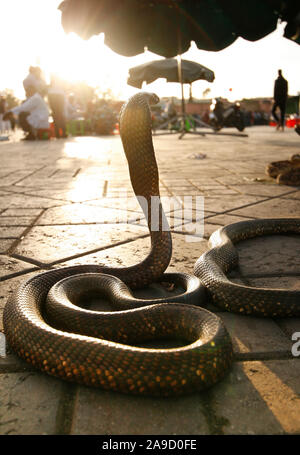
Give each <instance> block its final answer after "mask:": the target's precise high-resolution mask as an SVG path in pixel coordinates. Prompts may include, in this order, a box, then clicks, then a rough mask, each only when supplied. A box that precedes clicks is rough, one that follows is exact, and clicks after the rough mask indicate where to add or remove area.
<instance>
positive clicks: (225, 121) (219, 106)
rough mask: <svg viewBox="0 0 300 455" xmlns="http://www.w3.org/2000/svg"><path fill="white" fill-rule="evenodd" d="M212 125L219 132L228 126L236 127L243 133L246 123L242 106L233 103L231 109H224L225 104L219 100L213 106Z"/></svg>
mask: <svg viewBox="0 0 300 455" xmlns="http://www.w3.org/2000/svg"><path fill="white" fill-rule="evenodd" d="M210 124H211V126H212V127H213V128H214V130H215V131H219V130H220V129H221V128H223V127H226V126H227V127H235V128H237V129H238V130H239V131H243V130H244V128H245V123H244V119H243V115H242V113H241V109H240V104H239V103H233V104H231V105H230V106H229V107H227V108H224V104H223V102H222V101H221V100H220V99H219V98H217V99H216V100H214V101H213V103H212V105H211V113H210Z"/></svg>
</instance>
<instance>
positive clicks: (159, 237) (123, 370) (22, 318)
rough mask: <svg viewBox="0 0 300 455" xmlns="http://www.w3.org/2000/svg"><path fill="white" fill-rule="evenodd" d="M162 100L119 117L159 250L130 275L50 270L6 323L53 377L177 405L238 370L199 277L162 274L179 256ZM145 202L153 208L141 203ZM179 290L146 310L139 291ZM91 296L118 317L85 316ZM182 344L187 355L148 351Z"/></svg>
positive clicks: (15, 303) (17, 296)
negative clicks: (165, 190)
mask: <svg viewBox="0 0 300 455" xmlns="http://www.w3.org/2000/svg"><path fill="white" fill-rule="evenodd" d="M157 101H158V98H157V97H156V95H153V94H145V93H139V94H137V95H135V96H133V97H132V98H130V99H129V101H128V102H127V103H126V105H124V107H123V108H122V110H121V113H120V134H121V139H122V143H123V148H124V152H125V154H126V158H127V161H128V167H129V173H130V179H131V183H132V187H133V190H134V193H135V195H136V196H137V197H138V199H139V202H140V203H141V206H142V209H143V211H144V214H145V217H146V219H147V222H148V227H149V231H150V238H151V250H150V252H149V254H148V256H147V257H146V258H145V259H144V260H143V261H142V262H140V263H138V264H136V265H134V266H130V267H124V268H112V267H105V266H102V265H97V264H91V265H78V266H71V267H65V268H60V269H56V270H50V271H47V272H45V273H42V274H39V275H37V276H34V277H33V278H31V279H29V280H28V281H26V282H25V283H24V284H22V285H21V286H20V287H19V289H17V290H16V292H15V293H14V295H13V296H12V297H11V298H10V299H9V300H8V302H7V304H6V306H5V309H4V315H3V325H4V331H5V334H6V337H7V341H8V343H9V345H10V346H11V347H12V348H13V350H14V351H15V352H16V353H17V354H18V355H19V356H20V357H22V358H23V359H25V360H26V361H27V362H29V363H31V364H32V365H33V366H35V367H37V368H38V369H40V370H42V371H45V372H46V373H48V374H50V375H53V376H56V377H59V378H62V379H65V380H68V381H73V382H77V383H79V384H85V385H88V386H98V387H101V388H103V389H107V390H115V391H120V392H124V393H132V394H145V395H163V396H166V395H179V394H183V393H190V392H193V391H196V390H202V389H205V388H207V387H209V386H211V385H213V384H215V383H216V382H218V381H219V380H220V379H222V378H223V377H224V375H225V374H226V372H227V371H228V369H229V367H230V365H231V363H232V360H233V350H232V343H231V339H230V337H229V334H228V332H227V330H226V328H225V327H224V325H223V323H222V321H221V319H220V318H219V317H218V316H216V315H215V314H213V313H211V312H209V311H207V310H205V309H203V308H201V307H200V306H199V303H201V301H204V287H203V286H202V285H201V284H200V281H199V279H198V278H197V277H195V276H189V275H186V274H164V271H165V270H166V269H167V267H168V265H169V262H170V259H171V255H172V241H171V235H170V231H169V230H168V229H163V226H166V219H165V215H164V212H163V209H162V205H161V202H160V199H159V181H158V168H157V163H156V159H155V154H154V149H153V143H152V133H151V113H150V107H149V104H151V103H155V102H157ZM153 197H155V198H156V202H157V198H158V200H159V204H158V209H159V210H158V212H159V214H160V217H159V222H158V229H157V230H152V229H151V225H152V210H151V202H152V200H153ZM142 202H146V203H142ZM161 279H164V280H173V281H174V282H175V283H177V284H178V285H180V286H183V287H184V289H185V290H184V292H183V293H182V294H180V295H176V296H174V297H172V298H163V299H156V300H151V301H150V300H139V299H136V298H134V297H133V294H132V292H131V289H136V288H139V287H143V286H147V285H148V284H149V283H152V282H153V281H157V280H161ZM91 293H97V294H99V293H100V294H105V296H106V297H107V298H108V299H109V300H110V302H111V304H112V305H113V306H114V308H115V311H111V312H96V311H91V310H90V309H88V308H85V307H83V308H82V307H80V306H78V305H79V304H80V302H82V299H83V298H84V297H85V296H87V295H90V294H91ZM170 337H171V338H172V337H178V338H181V339H184V340H185V344H184V345H182V346H180V347H174V348H165V349H155V348H149V347H148V348H146V347H143V346H142V344H143V343H145V341H149V340H152V339H157V338H170Z"/></svg>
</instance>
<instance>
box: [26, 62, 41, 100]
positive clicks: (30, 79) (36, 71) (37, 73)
mask: <svg viewBox="0 0 300 455" xmlns="http://www.w3.org/2000/svg"><path fill="white" fill-rule="evenodd" d="M32 86H34V87H35V88H36V90H37V92H39V93H40V94H41V95H42V96H44V95H45V93H46V86H47V85H46V82H45V79H44V76H43V73H42V70H41V68H40V67H39V66H30V67H29V71H28V75H27V76H26V77H25V79H24V80H23V87H24V90H25V94H26V98H29V96H28V94H27V88H28V87H32ZM29 90H30V89H29Z"/></svg>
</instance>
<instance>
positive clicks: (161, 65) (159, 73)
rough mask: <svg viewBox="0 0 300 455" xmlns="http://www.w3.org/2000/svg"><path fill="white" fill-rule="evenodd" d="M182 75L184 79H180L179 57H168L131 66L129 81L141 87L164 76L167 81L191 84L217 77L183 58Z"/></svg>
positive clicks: (208, 70) (198, 64)
mask: <svg viewBox="0 0 300 455" xmlns="http://www.w3.org/2000/svg"><path fill="white" fill-rule="evenodd" d="M181 76H182V80H181V81H180V80H179V74H178V61H177V59H175V58H166V59H162V60H153V61H152V62H147V63H144V64H142V65H138V66H135V67H133V68H130V69H129V78H128V80H127V83H128V84H129V85H132V86H133V87H137V88H141V87H142V85H143V82H146V83H147V84H151V82H154V81H155V80H156V79H159V78H164V79H166V80H167V82H182V83H183V84H191V83H192V82H195V81H197V80H199V79H203V80H206V81H208V82H213V80H214V78H215V75H214V72H213V71H211V70H210V69H208V68H206V67H205V66H203V65H200V63H197V62H192V61H190V60H181Z"/></svg>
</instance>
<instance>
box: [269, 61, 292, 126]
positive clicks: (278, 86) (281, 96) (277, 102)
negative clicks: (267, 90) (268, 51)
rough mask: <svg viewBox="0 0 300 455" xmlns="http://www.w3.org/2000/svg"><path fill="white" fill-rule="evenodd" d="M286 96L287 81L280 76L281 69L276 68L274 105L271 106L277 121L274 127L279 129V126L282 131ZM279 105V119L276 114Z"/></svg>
mask: <svg viewBox="0 0 300 455" xmlns="http://www.w3.org/2000/svg"><path fill="white" fill-rule="evenodd" d="M287 96H288V82H287V80H286V79H284V77H283V76H282V70H278V77H277V79H276V80H275V84H274V105H273V108H272V115H273V117H274V118H275V120H276V122H277V127H276V129H277V130H279V129H280V128H281V130H282V131H284V124H285V109H286V100H287ZM277 107H279V110H280V119H279V118H278V115H277V114H276V109H277Z"/></svg>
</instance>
